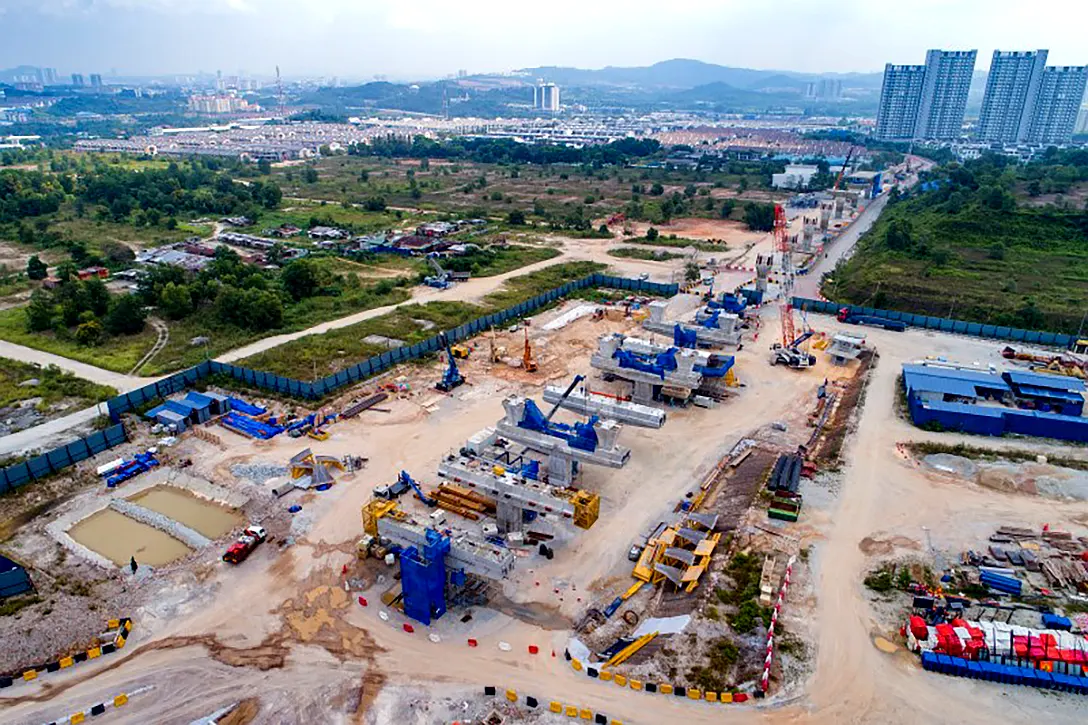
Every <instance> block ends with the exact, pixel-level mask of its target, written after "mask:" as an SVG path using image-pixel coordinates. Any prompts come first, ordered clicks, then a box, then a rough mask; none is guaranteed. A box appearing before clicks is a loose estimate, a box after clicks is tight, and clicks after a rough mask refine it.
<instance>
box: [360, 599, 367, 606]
mask: <svg viewBox="0 0 1088 725" xmlns="http://www.w3.org/2000/svg"><path fill="white" fill-rule="evenodd" d="M359 604H361V605H363V606H364V607H365V606H367V603H366V597H359Z"/></svg>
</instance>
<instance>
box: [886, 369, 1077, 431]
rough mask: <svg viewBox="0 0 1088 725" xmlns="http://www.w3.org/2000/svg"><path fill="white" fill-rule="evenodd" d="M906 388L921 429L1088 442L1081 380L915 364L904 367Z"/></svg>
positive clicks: (910, 406)
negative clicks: (930, 428)
mask: <svg viewBox="0 0 1088 725" xmlns="http://www.w3.org/2000/svg"><path fill="white" fill-rule="evenodd" d="M903 384H904V387H905V388H906V391H907V403H908V406H909V408H910V415H911V420H913V421H914V424H915V425H917V426H926V425H939V426H940V427H941V428H944V429H946V430H957V431H962V432H964V433H973V434H976V435H990V436H1000V435H1005V434H1008V433H1015V434H1019V435H1029V436H1038V437H1043V438H1058V439H1062V440H1075V441H1088V418H1085V417H1084V416H1083V413H1084V391H1085V387H1084V382H1083V381H1081V380H1078V379H1077V378H1072V377H1067V376H1063V375H1047V374H1041V373H1033V372H1028V371H1020V370H1010V371H1006V372H1003V373H999V372H996V371H985V370H973V369H963V368H957V367H950V366H946V365H941V364H931V363H917V364H907V365H904V366H903Z"/></svg>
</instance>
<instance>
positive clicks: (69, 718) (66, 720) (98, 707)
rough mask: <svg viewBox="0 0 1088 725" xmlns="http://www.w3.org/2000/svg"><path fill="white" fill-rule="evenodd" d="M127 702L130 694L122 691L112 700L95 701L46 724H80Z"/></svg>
mask: <svg viewBox="0 0 1088 725" xmlns="http://www.w3.org/2000/svg"><path fill="white" fill-rule="evenodd" d="M126 703H128V695H126V694H125V693H123V692H122V693H121V694H120V695H115V696H114V698H113V699H112V700H106V701H105V702H98V703H95V704H94V705H91V706H90V707H88V708H86V709H84V710H80V711H79V712H73V713H72V714H71V715H66V716H65V717H62V718H61V719H60V720H52V721H51V722H48V723H45V725H79V723H82V722H87V720H88V718H94V717H98V716H99V715H102V714H104V713H105V712H106V711H107V710H110V709H116V708H118V707H122V706H124V705H125V704H126Z"/></svg>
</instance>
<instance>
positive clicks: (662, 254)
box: [608, 247, 684, 262]
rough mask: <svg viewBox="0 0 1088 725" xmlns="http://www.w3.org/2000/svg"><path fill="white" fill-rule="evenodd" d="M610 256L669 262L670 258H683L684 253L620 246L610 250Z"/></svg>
mask: <svg viewBox="0 0 1088 725" xmlns="http://www.w3.org/2000/svg"><path fill="white" fill-rule="evenodd" d="M608 255H609V256H610V257H620V258H621V259H644V260H646V261H648V262H667V261H669V260H670V259H683V258H684V255H683V254H677V253H676V252H666V251H664V250H660V249H639V248H638V247H620V248H618V249H610V250H608Z"/></svg>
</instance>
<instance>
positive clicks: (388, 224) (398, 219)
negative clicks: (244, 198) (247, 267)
mask: <svg viewBox="0 0 1088 725" xmlns="http://www.w3.org/2000/svg"><path fill="white" fill-rule="evenodd" d="M305 191H306V190H305V189H302V192H303V193H301V194H299V196H302V197H305V196H306V194H305ZM355 201H359V200H358V199H356V200H355ZM281 206H282V207H283V208H282V209H277V210H275V211H265V212H263V213H262V214H261V217H260V219H258V220H257V223H256V224H255V225H254V229H255V230H256V231H255V232H254V233H256V234H260V233H261V232H262V230H264V229H271V228H274V227H278V226H280V225H283V224H294V225H295V226H296V227H299V228H300V229H302V230H303V231H305V230H307V229H309V228H310V220H311V219H314V218H316V219H317V220H318V221H320V222H321V223H322V224H323V225H328V224H329V223H331V225H332V226H336V227H345V228H350V229H351V230H352V231H353V232H355V233H356V234H370V233H374V232H383V231H386V230H388V229H401V228H404V229H407V228H412V227H415V226H416V225H417V224H418V223H419V222H421V221H423V220H424V218H423V217H422V216H421V215H419V214H411V213H405V212H401V213H400V215H399V216H398V214H397V212H396V211H393V210H387V211H366V210H364V209H360V208H358V207H355V206H352V207H351V208H345V207H344V206H342V205H341V204H334V203H328V204H321V203H320V202H313V201H306V200H304V199H298V198H294V199H288V198H284V200H283V203H282V205H281ZM294 239H296V240H299V241H302V242H304V243H307V244H308V242H309V240H308V239H307V238H306V237H305V236H304V235H303V236H299V237H295V238H294Z"/></svg>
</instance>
